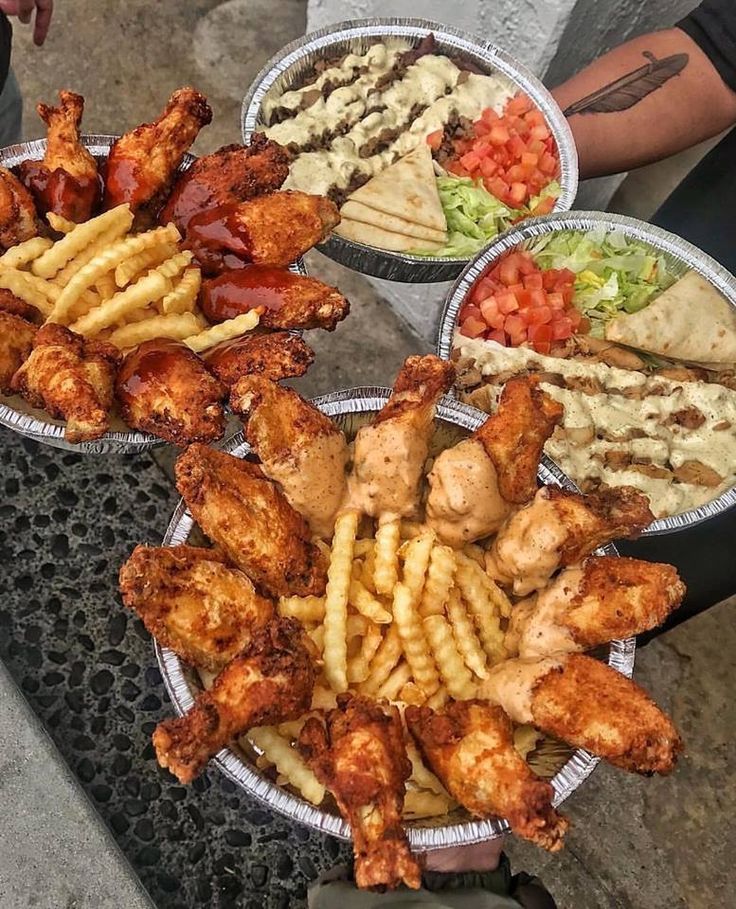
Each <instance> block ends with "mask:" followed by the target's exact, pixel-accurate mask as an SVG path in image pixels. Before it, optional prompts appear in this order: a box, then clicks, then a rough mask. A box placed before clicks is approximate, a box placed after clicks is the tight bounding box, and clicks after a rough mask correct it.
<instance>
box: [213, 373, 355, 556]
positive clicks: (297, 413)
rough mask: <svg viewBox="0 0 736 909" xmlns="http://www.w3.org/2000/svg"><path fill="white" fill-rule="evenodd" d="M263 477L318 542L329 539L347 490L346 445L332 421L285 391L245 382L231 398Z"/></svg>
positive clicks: (253, 379) (260, 380)
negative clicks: (242, 418) (243, 420)
mask: <svg viewBox="0 0 736 909" xmlns="http://www.w3.org/2000/svg"><path fill="white" fill-rule="evenodd" d="M230 406H231V407H232V409H233V410H234V411H235V412H236V413H239V414H241V415H244V416H245V417H246V423H245V438H246V439H247V441H248V443H249V444H250V446H251V447H252V448H253V451H255V453H256V454H257V455H258V457H259V459H260V461H261V467H262V469H263V472H264V473H265V474H266V476H267V477H270V478H271V479H272V480H275V481H276V482H277V483H278V484H279V485H280V486H281V488H282V489H283V491H284V495H285V496H286V498H287V500H288V502H289V504H290V505H291V506H292V507H293V508H295V509H296V510H297V511H298V512H299V514H301V515H303V516H304V517H305V518H306V519H307V522H308V523H309V526H310V528H311V530H312V533H314V534H315V535H317V536H320V537H322V538H324V539H329V538H330V537H331V536H332V532H333V530H334V529H335V517H336V515H337V511H338V508H339V507H340V504H341V502H342V500H343V497H344V495H345V488H346V485H347V480H346V473H345V472H346V468H347V463H348V456H349V454H348V443H347V441H346V439H345V436H344V435H343V433H342V432H341V431H340V430H339V429H338V428H337V426H336V425H335V424H334V423H333V422H332V420H331V419H330V418H329V417H327V416H325V414H323V413H322V411H321V410H318V409H317V408H316V407H315V406H314V404H311V403H310V402H309V401H305V400H304V398H302V396H301V395H299V394H297V393H296V392H295V391H293V390H292V389H290V388H282V387H281V386H280V385H277V384H276V383H275V382H272V381H271V380H270V379H266V378H264V377H263V376H246V377H245V378H244V379H241V380H240V381H239V382H238V383H237V384H236V385H235V387H234V388H233V390H232V392H231V393H230Z"/></svg>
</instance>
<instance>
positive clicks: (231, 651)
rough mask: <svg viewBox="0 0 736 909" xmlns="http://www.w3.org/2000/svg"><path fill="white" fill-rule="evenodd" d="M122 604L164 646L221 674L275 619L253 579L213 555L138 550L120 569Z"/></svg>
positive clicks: (187, 550)
mask: <svg viewBox="0 0 736 909" xmlns="http://www.w3.org/2000/svg"><path fill="white" fill-rule="evenodd" d="M120 593H121V595H122V598H123V603H124V604H125V605H126V606H127V607H128V608H129V609H133V610H134V611H135V612H137V613H138V615H139V616H140V617H141V619H142V620H143V624H144V625H145V626H146V628H147V629H148V631H149V632H150V633H151V634H152V635H153V636H154V637H155V638H156V640H157V641H158V642H159V644H162V645H163V646H164V647H168V648H169V649H171V650H173V651H174V652H175V653H177V654H179V656H180V657H181V658H182V659H183V660H186V662H187V663H191V664H192V665H193V666H197V667H199V668H202V669H208V670H209V671H210V672H219V670H220V669H222V668H223V667H224V666H225V665H226V664H227V663H229V662H230V660H232V659H233V658H234V657H236V656H237V655H238V654H239V653H240V652H241V651H242V650H244V649H245V648H246V647H247V646H248V644H249V643H250V641H251V639H252V637H253V635H254V633H255V632H256V631H258V630H259V629H260V628H263V627H264V626H265V625H266V623H267V622H268V621H269V619H270V618H271V617H272V616H273V603H272V602H271V601H270V600H267V599H265V598H264V597H261V596H259V595H258V594H257V593H256V591H255V588H254V587H253V584H252V583H251V581H250V578H248V577H246V575H244V574H243V572H242V571H238V569H237V568H231V567H230V566H229V565H228V564H227V563H226V561H225V557H224V556H223V555H222V554H221V553H219V552H217V551H215V550H212V549H198V548H197V547H195V546H172V547H167V546H161V547H158V546H156V547H154V546H136V548H135V549H134V550H133V553H132V555H131V556H130V558H129V559H128V561H127V562H126V563H125V564H124V565H123V567H122V568H121V569H120Z"/></svg>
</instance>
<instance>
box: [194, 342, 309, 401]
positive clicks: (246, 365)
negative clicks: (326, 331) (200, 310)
mask: <svg viewBox="0 0 736 909" xmlns="http://www.w3.org/2000/svg"><path fill="white" fill-rule="evenodd" d="M203 359H204V361H205V363H206V364H207V368H208V369H209V371H210V372H212V373H214V375H216V376H217V378H218V379H219V380H220V381H221V382H222V383H223V384H224V385H227V387H228V388H232V386H233V385H234V384H235V383H236V382H237V381H238V379H241V378H242V377H243V376H251V375H256V376H263V377H264V378H266V379H272V380H273V381H274V382H277V381H279V380H280V379H290V378H294V377H296V376H303V375H304V373H305V372H306V371H307V370H308V369H309V367H310V366H311V365H312V363H313V362H314V351H313V350H312V348H311V347H310V346H309V345H308V344H307V343H306V342H305V341H303V340H302V338H300V337H299V336H298V335H292V334H289V333H288V332H285V331H275V332H273V333H272V334H263V335H245V336H243V337H242V338H235V340H234V341H222V342H221V343H220V344H216V345H215V346H214V347H212V348H210V350H208V351H207V352H206V353H205V354H204V355H203Z"/></svg>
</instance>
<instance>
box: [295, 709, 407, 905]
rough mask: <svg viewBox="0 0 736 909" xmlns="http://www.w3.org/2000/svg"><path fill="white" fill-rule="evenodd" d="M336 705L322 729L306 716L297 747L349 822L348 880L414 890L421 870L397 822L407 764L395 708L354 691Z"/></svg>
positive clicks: (399, 815) (398, 820) (315, 719)
mask: <svg viewBox="0 0 736 909" xmlns="http://www.w3.org/2000/svg"><path fill="white" fill-rule="evenodd" d="M337 705H338V706H337V709H335V710H330V711H329V713H328V714H327V717H326V728H325V725H323V723H322V721H321V720H318V719H317V718H316V717H310V719H308V720H307V722H306V723H305V724H304V726H303V728H302V731H301V733H300V735H299V742H298V745H299V750H300V752H301V753H302V755H303V756H304V758H305V760H306V761H307V763H308V764H309V765H310V767H311V768H312V770H313V771H314V773H315V775H316V777H317V779H318V780H319V781H320V782H321V783H323V784H324V785H325V786H326V787H327V788H328V789H329V790H330V792H331V793H332V794H333V796H334V797H335V801H336V802H337V806H338V808H339V809H340V814H342V816H343V817H344V818H345V820H346V821H347V822H348V823H349V824H350V826H351V828H352V831H353V852H354V854H355V882H356V884H357V885H358V887H361V888H369V887H386V888H388V889H394V888H396V887H398V886H399V885H400V884H402V883H403V884H406V886H407V887H412V888H413V889H415V890H416V889H418V888H419V887H420V885H421V871H420V868H419V864H418V862H417V860H416V859H415V858H414V856H413V855H412V854H411V850H410V848H409V843H408V841H407V838H406V834H405V833H404V830H403V828H402V826H401V815H402V812H403V808H404V791H405V784H406V780H407V779H408V778H409V776H410V775H411V764H410V763H409V759H408V758H407V756H406V746H405V745H404V734H403V730H402V727H401V717H400V716H399V712H398V710H397V709H396V707H394V706H393V705H388V704H386V705H385V706H383V705H380V704H377V703H375V702H374V701H370V700H369V699H368V698H365V697H360V696H358V695H349V694H348V695H339V696H338V698H337Z"/></svg>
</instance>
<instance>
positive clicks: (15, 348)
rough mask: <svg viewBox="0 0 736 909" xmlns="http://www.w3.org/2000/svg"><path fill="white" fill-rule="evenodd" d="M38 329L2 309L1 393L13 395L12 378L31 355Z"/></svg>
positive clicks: (0, 339)
mask: <svg viewBox="0 0 736 909" xmlns="http://www.w3.org/2000/svg"><path fill="white" fill-rule="evenodd" d="M37 331H38V329H37V328H36V326H35V325H32V324H31V323H30V322H27V321H26V320H25V319H23V318H21V317H20V316H16V315H14V314H13V313H10V312H5V311H3V310H2V309H0V393H2V394H12V392H13V387H12V384H11V383H12V378H13V376H14V375H15V373H16V372H17V371H18V369H20V367H21V365H22V364H23V362H24V361H25V360H27V359H28V356H29V355H30V353H31V349H32V347H33V339H34V337H35V335H36V332H37Z"/></svg>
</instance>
